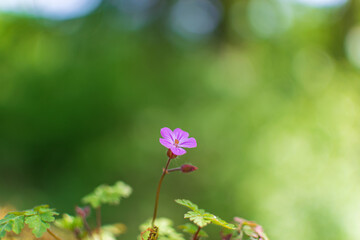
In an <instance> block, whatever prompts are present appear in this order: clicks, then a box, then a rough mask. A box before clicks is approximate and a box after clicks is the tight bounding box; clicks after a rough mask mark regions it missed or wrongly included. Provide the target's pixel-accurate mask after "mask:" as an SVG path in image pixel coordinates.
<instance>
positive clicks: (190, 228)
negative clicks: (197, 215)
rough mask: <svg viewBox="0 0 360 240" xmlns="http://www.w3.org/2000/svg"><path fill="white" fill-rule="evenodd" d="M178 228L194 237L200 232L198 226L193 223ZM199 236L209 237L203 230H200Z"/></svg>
mask: <svg viewBox="0 0 360 240" xmlns="http://www.w3.org/2000/svg"><path fill="white" fill-rule="evenodd" d="M178 228H180V229H181V230H183V232H186V233H189V234H190V235H191V236H192V235H194V234H195V233H196V232H197V230H198V226H196V225H194V224H192V223H185V224H184V225H180V226H179V227H178ZM198 236H200V237H208V235H207V233H206V232H205V231H204V230H202V229H201V230H200V232H199V234H198Z"/></svg>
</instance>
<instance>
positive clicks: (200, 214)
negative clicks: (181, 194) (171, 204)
mask: <svg viewBox="0 0 360 240" xmlns="http://www.w3.org/2000/svg"><path fill="white" fill-rule="evenodd" d="M175 202H176V203H178V204H180V205H183V206H185V207H187V208H189V209H190V211H188V212H187V213H186V214H185V215H184V218H188V219H189V220H190V221H192V222H194V223H195V224H196V225H197V226H198V227H201V228H203V227H205V226H206V225H208V224H209V223H213V224H216V225H219V226H222V227H224V228H227V229H233V230H234V229H235V225H233V224H231V223H227V222H226V221H224V220H222V219H221V218H219V217H217V216H215V215H214V214H212V213H208V212H206V211H205V210H204V209H199V207H198V206H197V205H196V204H194V203H192V202H191V201H190V200H186V199H176V200H175Z"/></svg>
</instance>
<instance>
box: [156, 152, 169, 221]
mask: <svg viewBox="0 0 360 240" xmlns="http://www.w3.org/2000/svg"><path fill="white" fill-rule="evenodd" d="M170 161H171V157H169V159H168V161H167V163H166V166H165V169H164V170H163V173H162V175H161V178H160V181H159V185H158V188H157V191H156V198H155V207H154V215H153V219H152V222H151V225H152V226H153V227H154V223H155V219H156V215H157V210H158V205H159V196H160V189H161V184H162V181H163V180H164V177H165V175H166V173H167V169H168V167H169V164H170Z"/></svg>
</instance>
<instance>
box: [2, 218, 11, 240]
mask: <svg viewBox="0 0 360 240" xmlns="http://www.w3.org/2000/svg"><path fill="white" fill-rule="evenodd" d="M12 226H13V222H11V221H10V220H8V221H3V222H2V224H1V225H0V238H2V237H5V235H6V232H10V231H11V230H12Z"/></svg>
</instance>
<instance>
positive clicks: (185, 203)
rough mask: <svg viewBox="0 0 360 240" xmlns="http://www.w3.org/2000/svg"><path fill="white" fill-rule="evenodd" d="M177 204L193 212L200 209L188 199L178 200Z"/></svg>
mask: <svg viewBox="0 0 360 240" xmlns="http://www.w3.org/2000/svg"><path fill="white" fill-rule="evenodd" d="M175 202H176V203H178V204H180V205H183V206H185V207H188V208H190V209H191V210H193V211H197V210H198V209H199V207H198V206H197V205H196V204H195V203H193V202H191V201H190V200H187V199H176V200H175Z"/></svg>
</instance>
